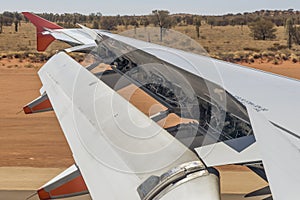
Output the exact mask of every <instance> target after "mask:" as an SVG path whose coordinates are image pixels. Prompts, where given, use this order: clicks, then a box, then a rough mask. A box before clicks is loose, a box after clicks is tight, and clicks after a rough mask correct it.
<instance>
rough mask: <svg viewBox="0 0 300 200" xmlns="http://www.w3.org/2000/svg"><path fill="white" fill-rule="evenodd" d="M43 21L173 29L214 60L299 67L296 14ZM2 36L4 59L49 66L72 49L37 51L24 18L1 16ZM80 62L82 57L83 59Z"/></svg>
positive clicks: (155, 14)
mask: <svg viewBox="0 0 300 200" xmlns="http://www.w3.org/2000/svg"><path fill="white" fill-rule="evenodd" d="M40 16H41V17H43V18H46V19H48V20H51V21H53V22H55V23H57V24H59V25H61V26H63V27H66V28H69V27H75V26H76V23H81V24H83V25H86V26H89V27H91V28H101V29H107V30H110V31H112V32H114V33H120V32H122V31H125V30H129V29H136V28H139V27H142V28H145V29H146V28H147V27H159V28H160V29H159V30H160V32H159V33H158V34H159V35H161V36H160V37H161V40H163V34H164V33H165V32H166V31H168V30H169V29H172V30H175V31H179V32H181V33H183V34H186V35H187V36H189V37H191V38H192V39H194V40H195V41H196V42H198V43H199V44H200V45H202V46H203V48H204V49H205V50H206V51H207V52H208V53H209V54H210V55H211V56H212V57H214V58H217V59H222V60H226V61H230V62H248V63H251V62H255V61H257V62H271V63H273V64H280V63H282V62H284V61H286V60H290V61H292V62H295V63H297V62H299V57H300V46H299V44H300V31H299V28H298V26H299V25H300V12H299V11H293V10H291V9H290V10H286V11H268V10H261V11H257V12H253V13H243V14H234V15H233V14H227V15H223V16H200V15H190V14H172V15H171V14H169V12H168V11H163V10H155V11H152V12H151V14H149V15H144V16H120V15H117V16H102V15H101V13H92V14H90V15H82V14H78V13H74V14H52V13H43V14H40ZM0 32H1V34H0V55H1V57H0V59H3V58H15V59H19V60H20V62H22V61H23V60H26V59H27V60H28V59H29V60H30V61H32V62H44V61H46V60H47V59H48V58H49V57H50V56H51V55H52V54H53V53H54V52H55V50H57V49H62V48H64V47H67V45H65V44H63V43H60V42H54V43H53V44H52V45H51V46H50V48H48V50H47V51H46V52H44V53H38V52H36V50H35V49H36V38H35V27H34V26H33V25H32V24H30V23H29V22H28V21H27V20H26V19H25V18H24V17H23V16H22V15H21V14H19V13H9V12H4V13H2V14H1V15H0ZM77 59H78V60H80V59H82V57H80V55H79V57H77Z"/></svg>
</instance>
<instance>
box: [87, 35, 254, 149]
mask: <svg viewBox="0 0 300 200" xmlns="http://www.w3.org/2000/svg"><path fill="white" fill-rule="evenodd" d="M92 54H94V55H95V56H96V57H97V62H99V60H100V62H104V63H106V64H109V65H110V66H112V69H110V70H107V71H105V72H101V73H96V74H95V75H96V76H97V77H99V78H100V79H101V80H102V81H103V82H105V83H106V84H107V85H109V86H110V87H111V88H113V89H114V90H119V89H121V88H123V87H126V86H127V85H129V84H132V83H133V84H135V85H137V86H138V87H139V88H140V89H142V90H144V91H145V92H146V93H148V94H149V95H150V96H152V97H153V98H155V99H156V100H157V101H159V102H160V103H161V104H163V105H164V106H166V107H167V108H168V112H169V113H174V114H176V115H178V116H180V117H181V118H189V119H194V120H195V121H193V122H187V123H180V124H177V125H175V126H173V127H168V128H166V130H167V131H168V132H169V133H170V134H172V135H173V136H175V137H176V138H177V139H178V140H180V141H181V142H183V143H184V144H187V145H188V146H189V147H190V148H191V149H193V148H195V147H199V146H202V145H207V144H211V143H215V142H218V141H226V140H232V139H236V138H240V137H245V136H249V135H252V134H253V131H252V127H251V124H250V120H249V117H248V114H247V111H246V108H245V107H244V106H243V105H242V104H241V103H240V102H239V101H237V100H236V99H235V98H234V97H233V96H232V95H230V94H229V93H228V92H227V91H224V90H223V88H222V87H220V86H218V85H216V84H214V83H212V82H209V81H207V80H205V79H203V78H202V77H199V76H196V75H194V74H192V73H190V72H187V71H185V70H183V69H181V68H179V67H176V66H174V65H172V64H170V63H167V62H165V61H163V60H160V59H158V58H157V57H155V56H153V55H151V54H148V53H146V52H144V51H142V50H139V49H135V48H134V47H132V46H130V45H127V44H125V43H122V42H119V41H116V40H113V39H106V40H105V41H104V42H102V43H101V44H100V45H99V47H98V48H97V50H95V51H94V52H92ZM208 64H209V63H208ZM140 66H144V67H140ZM161 66H163V67H161ZM208 67H209V66H208ZM148 68H151V70H148ZM162 68H164V69H165V70H162ZM91 69H92V68H90V69H89V70H91ZM170 71H172V72H174V71H176V72H178V73H179V74H180V75H182V76H183V78H184V80H185V81H187V82H188V83H189V85H190V86H191V87H192V89H193V90H194V96H193V95H186V94H187V91H185V90H186V89H187V88H186V87H184V86H183V84H182V85H181V84H180V80H179V81H178V80H177V81H174V80H172V79H171V78H174V77H170V74H169V73H168V72H170ZM120 79H122V81H120ZM120 82H121V83H122V84H119V83H120ZM212 91H224V93H225V94H224V97H225V99H222V97H218V95H213V97H212V95H211V94H212ZM191 97H194V98H191ZM191 138H192V141H190V140H189V139H191Z"/></svg>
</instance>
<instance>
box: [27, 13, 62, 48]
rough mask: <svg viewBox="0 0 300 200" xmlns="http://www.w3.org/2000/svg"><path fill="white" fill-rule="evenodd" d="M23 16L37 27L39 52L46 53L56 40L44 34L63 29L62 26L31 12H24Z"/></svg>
mask: <svg viewBox="0 0 300 200" xmlns="http://www.w3.org/2000/svg"><path fill="white" fill-rule="evenodd" d="M22 14H23V15H24V16H25V17H26V18H27V19H28V20H29V21H31V23H33V24H34V25H35V26H36V31H37V34H36V35H37V50H38V51H45V50H46V49H47V47H48V46H49V45H50V44H51V43H52V42H53V41H54V40H55V38H54V37H52V36H51V35H43V34H42V32H43V31H45V28H46V29H62V27H61V26H58V25H57V24H54V23H52V22H49V21H47V20H45V19H43V18H41V17H39V16H37V15H34V14H32V13H30V12H22Z"/></svg>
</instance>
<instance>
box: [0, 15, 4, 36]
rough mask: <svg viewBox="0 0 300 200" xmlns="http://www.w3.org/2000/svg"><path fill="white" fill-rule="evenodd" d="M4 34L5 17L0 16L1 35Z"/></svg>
mask: <svg viewBox="0 0 300 200" xmlns="http://www.w3.org/2000/svg"><path fill="white" fill-rule="evenodd" d="M2 32H3V16H2V15H1V14H0V33H2Z"/></svg>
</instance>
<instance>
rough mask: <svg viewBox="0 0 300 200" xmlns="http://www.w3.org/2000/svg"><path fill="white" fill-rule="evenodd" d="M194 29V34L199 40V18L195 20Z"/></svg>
mask: <svg viewBox="0 0 300 200" xmlns="http://www.w3.org/2000/svg"><path fill="white" fill-rule="evenodd" d="M194 24H195V28H196V34H197V38H198V39H199V38H200V26H201V18H200V17H196V18H195V22H194Z"/></svg>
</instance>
